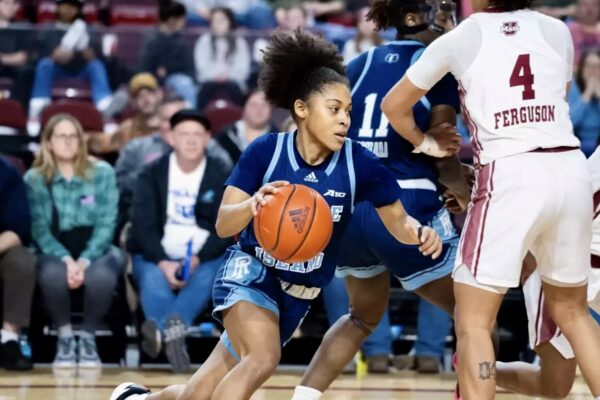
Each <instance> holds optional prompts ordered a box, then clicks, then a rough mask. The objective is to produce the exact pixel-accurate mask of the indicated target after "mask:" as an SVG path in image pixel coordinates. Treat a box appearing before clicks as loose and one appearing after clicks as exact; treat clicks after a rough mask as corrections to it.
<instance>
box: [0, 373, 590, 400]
mask: <svg viewBox="0 0 600 400" xmlns="http://www.w3.org/2000/svg"><path fill="white" fill-rule="evenodd" d="M299 380H300V375H299V374H297V373H290V372H279V373H277V374H276V375H275V376H274V377H272V378H271V379H270V380H269V381H268V382H267V383H266V384H265V386H264V387H263V388H262V389H261V390H260V391H259V392H257V393H256V394H255V395H254V397H252V400H289V399H290V398H291V394H292V391H293V388H294V385H296V384H297V383H298V382H299ZM124 381H134V382H138V383H143V384H145V385H146V386H148V387H150V388H151V389H158V388H161V387H164V386H165V385H169V384H174V383H183V382H185V381H186V376H185V375H174V374H172V373H170V372H166V371H145V370H144V371H124V370H119V369H105V370H104V371H91V372H85V373H83V372H82V373H77V372H75V371H71V372H67V373H64V372H63V373H61V374H56V373H53V371H52V370H51V369H47V368H46V369H44V368H37V369H36V370H34V371H32V372H28V373H20V374H17V373H9V372H5V371H0V400H16V399H19V400H21V399H23V400H24V399H27V400H108V396H109V395H110V393H111V391H112V388H114V386H116V385H117V384H119V383H121V382H124ZM453 388H454V379H453V377H438V376H433V377H432V376H423V375H416V374H412V373H397V374H389V375H386V376H373V375H369V376H366V377H364V378H362V379H360V380H358V379H357V378H355V377H352V376H345V377H342V378H340V379H339V380H337V381H336V382H335V383H334V385H333V387H332V388H331V389H330V390H329V391H327V393H326V394H325V396H323V400H359V399H361V400H362V399H365V400H400V399H413V400H436V399H449V400H451V399H452V391H453ZM497 399H500V400H509V399H511V400H516V399H531V398H530V397H524V396H516V395H512V394H508V393H500V394H498V396H497ZM568 399H591V395H590V394H588V392H587V389H586V388H585V386H584V385H583V384H582V383H581V382H578V383H577V384H576V385H575V388H574V389H573V393H572V395H571V396H570V397H568Z"/></svg>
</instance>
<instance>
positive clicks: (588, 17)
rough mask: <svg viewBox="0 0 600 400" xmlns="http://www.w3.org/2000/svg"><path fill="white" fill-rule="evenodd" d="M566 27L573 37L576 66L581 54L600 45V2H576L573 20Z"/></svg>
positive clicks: (593, 0) (592, 0) (598, 0)
mask: <svg viewBox="0 0 600 400" xmlns="http://www.w3.org/2000/svg"><path fill="white" fill-rule="evenodd" d="M567 26H568V27H569V31H571V36H572V37H573V46H574V49H575V57H574V59H573V63H574V66H577V65H579V59H580V57H581V55H582V54H583V52H584V51H586V50H589V49H591V48H595V47H598V44H599V43H600V0H577V5H576V7H575V18H574V19H573V20H571V21H569V22H568V23H567Z"/></svg>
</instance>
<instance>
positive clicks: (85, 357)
mask: <svg viewBox="0 0 600 400" xmlns="http://www.w3.org/2000/svg"><path fill="white" fill-rule="evenodd" d="M77 347H78V350H79V351H78V352H79V368H101V367H102V360H100V356H99V355H98V351H97V349H96V339H95V338H94V336H92V335H89V336H88V335H85V336H81V337H80V338H79V345H78V346H77Z"/></svg>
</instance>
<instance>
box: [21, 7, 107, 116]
mask: <svg viewBox="0 0 600 400" xmlns="http://www.w3.org/2000/svg"><path fill="white" fill-rule="evenodd" d="M56 3H57V9H56V16H57V21H56V23H54V24H51V25H48V26H43V27H41V28H40V29H39V30H38V45H39V48H38V49H37V53H38V54H40V55H41V56H42V57H43V58H42V59H41V60H40V61H39V62H38V64H37V67H36V70H35V79H34V82H33V91H32V94H31V101H30V103H29V116H30V118H33V119H37V118H38V116H39V114H40V113H41V111H42V110H43V109H44V107H46V106H47V105H48V104H50V101H51V94H52V83H53V81H54V80H55V79H61V78H78V79H84V80H87V81H89V82H90V86H91V89H92V99H93V101H94V104H95V105H96V108H97V109H98V110H99V111H101V112H102V111H104V110H106V109H107V108H108V107H109V106H110V104H111V102H112V91H111V89H110V86H109V83H108V76H107V73H106V68H105V67H104V64H102V62H101V61H100V60H98V58H97V54H100V52H99V51H98V49H97V47H98V46H97V44H96V43H94V47H96V49H95V48H94V47H92V41H91V36H90V33H89V27H88V26H87V24H86V23H85V21H84V20H83V18H82V14H81V12H82V9H83V1H81V0H56Z"/></svg>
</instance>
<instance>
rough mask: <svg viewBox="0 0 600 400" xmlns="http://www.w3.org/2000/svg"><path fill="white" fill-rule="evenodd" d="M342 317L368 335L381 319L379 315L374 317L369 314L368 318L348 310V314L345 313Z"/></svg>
mask: <svg viewBox="0 0 600 400" xmlns="http://www.w3.org/2000/svg"><path fill="white" fill-rule="evenodd" d="M344 317H345V318H347V319H348V321H349V322H350V323H351V324H352V325H353V326H354V327H356V328H358V329H360V330H361V332H363V333H364V335H365V336H369V335H370V334H371V333H373V331H374V330H375V328H376V327H377V325H378V324H379V321H381V317H380V318H376V317H373V316H371V317H370V318H361V317H360V316H358V315H356V314H354V313H353V312H350V313H349V314H347V315H345V316H344Z"/></svg>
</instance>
